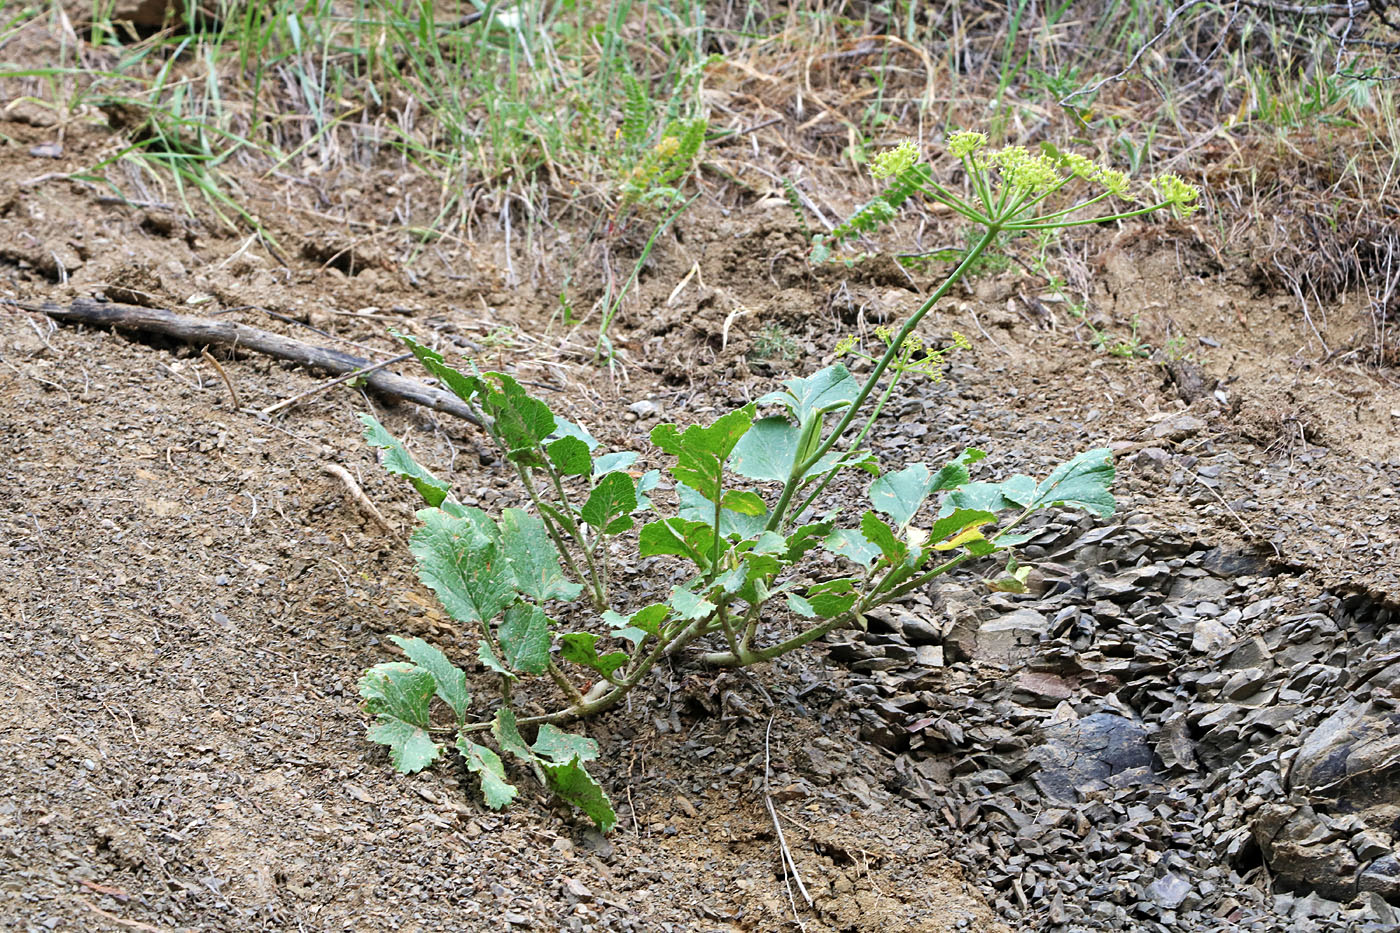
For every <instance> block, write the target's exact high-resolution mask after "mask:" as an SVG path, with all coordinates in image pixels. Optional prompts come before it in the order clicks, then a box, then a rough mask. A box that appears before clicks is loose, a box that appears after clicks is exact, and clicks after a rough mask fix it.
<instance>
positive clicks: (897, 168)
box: [811, 130, 1201, 263]
mask: <svg viewBox="0 0 1400 933" xmlns="http://www.w3.org/2000/svg"><path fill="white" fill-rule="evenodd" d="M947 148H948V152H949V153H950V154H952V155H953V156H954V157H955V158H957V159H958V160H959V161H960V162H961V163H962V164H963V167H964V169H965V170H966V173H967V184H966V186H965V190H964V191H963V192H961V193H960V192H957V191H954V190H953V189H951V188H949V187H946V186H945V185H942V184H940V183H938V182H937V181H935V180H934V177H933V170H932V169H931V168H930V166H929V165H928V163H927V162H924V161H923V160H922V158H921V154H920V152H919V147H918V146H917V145H915V144H914V143H913V142H903V143H900V144H899V145H898V146H895V147H894V148H893V149H888V150H886V151H885V152H882V153H880V154H879V155H877V156H876V157H875V158H874V160H872V162H871V166H870V173H871V175H873V176H874V177H875V179H876V180H879V181H884V182H885V183H886V188H885V190H884V191H882V192H881V193H880V194H879V195H878V196H877V197H875V198H873V199H872V200H870V201H869V202H867V203H866V204H864V205H863V206H862V207H861V208H860V209H859V210H857V211H856V212H855V213H854V214H853V215H851V217H850V219H848V220H847V221H846V222H845V223H843V224H841V225H840V226H838V227H837V228H836V229H835V230H833V231H832V232H831V233H830V234H829V235H827V236H824V237H819V238H817V240H816V242H815V244H814V246H813V249H812V254H811V259H812V262H814V263H821V262H824V261H826V260H828V259H830V258H832V250H833V248H834V247H835V246H836V245H837V244H839V243H841V242H842V241H845V240H849V239H854V238H855V237H858V236H860V235H862V234H866V233H871V232H874V231H875V230H877V229H879V228H880V227H882V226H884V225H885V224H887V223H889V222H890V221H892V220H893V219H894V218H895V216H896V215H897V214H898V210H899V207H900V206H901V205H902V204H903V203H904V202H905V201H907V200H909V199H910V198H911V197H914V196H915V195H916V194H922V195H923V196H925V197H928V198H930V199H932V200H934V201H937V202H939V203H941V204H944V205H946V206H947V207H950V208H952V209H953V210H954V211H956V212H957V213H959V214H961V215H962V216H963V217H965V218H966V219H967V220H969V221H971V222H972V223H973V224H976V225H978V226H981V227H984V228H986V231H987V233H988V235H989V236H992V237H996V236H998V235H1001V234H1003V233H1006V234H1015V233H1023V232H1033V231H1034V232H1040V231H1046V230H1056V229H1060V228H1062V227H1075V226H1082V225H1085V224H1097V223H1105V222H1108V221H1115V220H1124V219H1127V218H1130V217H1139V216H1142V215H1145V214H1151V213H1154V212H1156V211H1160V210H1164V209H1166V210H1171V211H1173V212H1174V213H1176V214H1178V215H1180V216H1183V217H1184V216H1188V215H1190V214H1192V213H1194V212H1195V211H1196V210H1198V209H1199V207H1200V204H1199V203H1198V202H1199V200H1200V196H1201V191H1200V189H1199V188H1197V187H1196V186H1195V185H1193V184H1190V183H1189V182H1187V181H1186V180H1184V179H1183V178H1181V177H1180V176H1179V175H1175V174H1163V175H1158V176H1156V177H1155V178H1152V179H1151V180H1150V181H1149V182H1148V184H1147V186H1146V187H1145V188H1138V189H1137V190H1134V185H1133V183H1132V180H1131V179H1130V178H1129V177H1128V175H1127V173H1126V172H1122V171H1119V170H1118V169H1114V168H1110V167H1108V166H1105V165H1102V164H1100V163H1098V162H1095V161H1094V160H1093V159H1090V158H1087V157H1085V156H1082V155H1079V154H1077V153H1063V152H1060V151H1059V150H1058V149H1056V148H1055V147H1054V146H1051V145H1049V144H1048V143H1046V144H1042V145H1041V147H1040V150H1039V151H1032V150H1030V149H1028V148H1026V147H1025V146H1007V147H1005V148H1002V149H988V148H987V137H986V135H985V134H983V133H976V132H971V131H967V130H962V131H958V132H955V133H952V134H950V135H949V136H948V140H947ZM1072 182H1082V183H1084V184H1085V185H1086V186H1087V188H1088V191H1087V192H1085V191H1084V190H1083V189H1082V186H1076V187H1074V188H1073V189H1071V188H1070V185H1071V183H1072ZM1095 188H1097V189H1098V190H1097V191H1094V189H1095ZM969 189H970V190H969ZM1071 193H1073V194H1074V196H1073V197H1069V195H1070V194H1071ZM1110 199H1114V200H1116V201H1118V202H1126V203H1124V204H1123V206H1122V209H1120V210H1118V211H1116V212H1112V213H1108V214H1102V213H1099V212H1097V211H1092V210H1090V208H1093V207H1095V206H1096V205H1103V204H1105V203H1112V201H1111V200H1110ZM1100 210H1102V207H1100Z"/></svg>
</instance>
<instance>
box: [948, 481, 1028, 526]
mask: <svg viewBox="0 0 1400 933" xmlns="http://www.w3.org/2000/svg"><path fill="white" fill-rule="evenodd" d="M1008 491H1010V492H1011V493H1012V494H1013V495H1016V494H1019V492H1020V490H1018V489H1012V490H1006V489H1003V488H1002V485H1001V483H967V484H966V485H963V486H959V487H958V488H957V489H954V490H953V491H952V492H950V493H948V495H946V496H944V497H943V504H942V505H941V506H940V507H939V509H938V517H939V518H940V519H942V518H943V517H945V516H947V515H951V514H952V513H953V512H955V511H957V510H959V509H976V510H978V511H982V512H1004V511H1006V510H1007V509H1019V508H1022V506H1020V505H1018V504H1017V503H1016V501H1015V500H1013V499H1008V498H1007V497H1006V493H1007V492H1008Z"/></svg>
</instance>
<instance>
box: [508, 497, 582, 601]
mask: <svg viewBox="0 0 1400 933" xmlns="http://www.w3.org/2000/svg"><path fill="white" fill-rule="evenodd" d="M500 529H501V546H502V549H503V550H504V552H505V555H506V559H507V560H509V561H510V566H511V570H512V571H513V572H514V576H515V585H516V587H517V588H519V590H520V592H522V593H524V594H525V595H526V596H532V597H534V598H535V599H539V600H545V599H564V600H569V599H574V598H575V597H577V596H578V594H579V592H580V591H581V590H582V589H583V587H582V586H580V585H579V584H577V583H571V582H570V581H569V579H568V578H567V577H565V576H564V572H563V570H561V569H560V568H559V552H558V551H557V550H555V548H554V542H553V541H551V540H550V539H549V533H548V532H547V531H545V527H544V522H543V521H541V520H540V519H539V518H538V517H537V516H534V515H531V514H529V513H528V512H524V511H522V510H520V509H504V510H503V511H502V512H501V520H500Z"/></svg>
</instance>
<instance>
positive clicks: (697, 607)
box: [671, 586, 715, 622]
mask: <svg viewBox="0 0 1400 933" xmlns="http://www.w3.org/2000/svg"><path fill="white" fill-rule="evenodd" d="M671 608H672V609H674V610H676V617H677V618H679V619H683V620H685V621H687V622H691V621H694V620H695V619H703V618H705V617H706V616H708V615H710V614H711V613H712V612H714V611H715V604H714V603H712V602H710V601H709V600H708V599H705V598H704V597H701V596H696V595H695V594H694V593H692V592H690V590H687V589H684V588H682V587H679V586H677V587H673V588H672V589H671Z"/></svg>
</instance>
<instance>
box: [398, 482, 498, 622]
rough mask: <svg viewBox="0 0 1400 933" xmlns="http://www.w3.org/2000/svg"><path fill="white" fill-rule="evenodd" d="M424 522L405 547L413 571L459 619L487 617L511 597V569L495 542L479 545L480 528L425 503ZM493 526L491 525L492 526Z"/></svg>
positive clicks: (420, 515)
mask: <svg viewBox="0 0 1400 933" xmlns="http://www.w3.org/2000/svg"><path fill="white" fill-rule="evenodd" d="M418 514H419V517H420V518H423V519H424V525H423V526H422V527H421V528H419V529H418V530H417V531H415V532H414V533H413V537H412V539H411V540H410V543H409V550H410V551H411V552H412V553H413V556H414V557H416V558H417V559H418V577H419V579H421V580H422V581H423V583H424V584H425V585H427V586H428V587H429V588H430V589H431V590H432V591H433V592H434V593H436V594H437V597H438V601H439V602H441V603H442V607H443V608H444V609H446V610H447V614H448V615H450V616H452V618H454V619H456V620H457V621H458V622H466V623H473V622H489V621H490V620H491V619H493V618H495V617H496V614H497V613H499V612H500V611H501V610H502V609H504V608H505V607H506V605H507V604H509V603H510V602H511V600H513V599H515V575H514V574H513V573H512V572H511V569H510V562H509V561H507V560H505V559H504V558H503V557H502V556H500V555H498V554H497V553H496V550H497V549H496V546H495V545H494V544H486V545H484V546H482V545H479V544H478V542H479V541H480V540H481V534H480V531H479V530H478V529H477V528H476V527H475V526H474V525H473V524H472V523H471V521H470V520H468V519H463V518H457V517H454V516H451V515H448V514H447V513H445V512H443V511H441V510H434V509H425V510H423V511H420V512H419V513H418ZM493 527H494V526H493Z"/></svg>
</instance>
